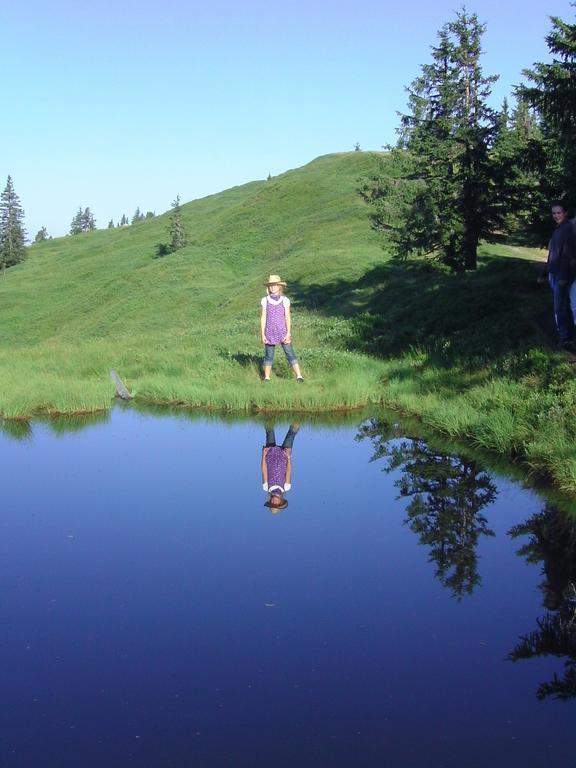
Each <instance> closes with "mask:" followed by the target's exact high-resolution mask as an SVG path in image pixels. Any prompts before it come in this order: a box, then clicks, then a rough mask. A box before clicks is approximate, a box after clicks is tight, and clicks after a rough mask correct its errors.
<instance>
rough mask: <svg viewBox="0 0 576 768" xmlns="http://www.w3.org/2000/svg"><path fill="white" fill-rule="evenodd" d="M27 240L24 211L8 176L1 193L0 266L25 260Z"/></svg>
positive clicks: (3, 267)
mask: <svg viewBox="0 0 576 768" xmlns="http://www.w3.org/2000/svg"><path fill="white" fill-rule="evenodd" d="M25 240H26V230H25V229H24V211H23V210H22V206H21V204H20V198H19V197H18V195H17V194H16V192H15V191H14V185H13V183H12V178H11V177H10V176H8V179H7V181H6V186H5V188H4V191H3V192H2V194H1V195H0V268H2V269H5V268H6V267H11V266H13V265H14V264H18V263H19V262H21V261H23V260H24V258H25V257H26V248H25V245H24V243H25Z"/></svg>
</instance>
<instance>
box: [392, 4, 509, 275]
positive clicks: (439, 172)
mask: <svg viewBox="0 0 576 768" xmlns="http://www.w3.org/2000/svg"><path fill="white" fill-rule="evenodd" d="M484 30H485V26H484V25H483V24H480V22H479V21H478V18H477V16H476V14H471V15H469V14H468V13H467V12H466V10H465V9H462V10H461V11H458V12H457V13H456V18H455V20H454V21H452V22H449V23H447V24H445V25H444V26H443V27H442V29H441V30H440V31H439V33H438V44H437V45H436V46H433V47H432V62H431V63H430V64H426V65H424V66H423V67H422V74H421V75H420V77H418V78H417V79H416V80H414V82H413V83H412V85H411V86H410V87H409V88H408V94H409V102H408V103H409V108H410V114H408V115H404V116H402V118H401V125H400V130H399V133H400V142H399V144H400V146H402V147H404V148H406V149H408V150H409V152H410V153H411V154H412V156H413V158H414V160H415V164H416V168H415V174H416V175H417V176H418V177H419V178H420V179H422V180H423V182H424V187H423V189H421V190H420V191H419V192H418V193H417V195H416V199H415V202H414V205H413V206H412V208H411V211H410V213H409V215H408V218H407V221H406V224H405V226H404V227H403V229H402V230H401V234H400V238H399V246H400V248H401V249H403V250H405V251H414V250H418V251H421V252H424V253H437V254H439V255H440V258H441V259H442V261H443V262H444V263H446V264H448V265H449V266H450V267H451V268H452V269H454V270H462V269H475V268H476V265H477V248H478V242H479V240H480V238H482V237H484V236H486V235H487V234H489V233H490V232H491V231H492V229H493V228H494V226H495V218H497V209H496V208H495V206H494V205H493V202H494V189H493V187H494V180H493V178H492V167H491V161H490V154H489V150H490V146H491V143H492V141H493V138H494V135H495V132H496V127H497V118H496V114H495V112H494V111H493V110H492V109H490V107H489V106H488V103H487V99H488V97H489V95H490V92H491V86H492V83H493V82H494V81H495V80H496V79H497V77H496V76H485V75H484V74H483V72H482V67H481V64H480V58H481V55H482V46H481V40H482V35H483V33H484Z"/></svg>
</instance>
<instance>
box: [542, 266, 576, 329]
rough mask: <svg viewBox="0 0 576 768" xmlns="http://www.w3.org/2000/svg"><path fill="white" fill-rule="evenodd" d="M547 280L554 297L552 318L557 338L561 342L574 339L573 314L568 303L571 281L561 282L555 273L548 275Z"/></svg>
mask: <svg viewBox="0 0 576 768" xmlns="http://www.w3.org/2000/svg"><path fill="white" fill-rule="evenodd" d="M548 281H549V283H550V287H551V288H552V295H553V297H554V319H555V321H556V328H557V329H558V339H559V341H560V343H561V344H562V343H564V342H566V341H572V340H573V339H574V316H573V314H572V311H573V308H572V306H571V304H570V291H571V289H572V286H573V283H570V282H562V283H561V282H560V281H559V280H557V279H556V276H555V275H548ZM574 309H576V307H574Z"/></svg>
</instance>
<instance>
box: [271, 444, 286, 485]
mask: <svg viewBox="0 0 576 768" xmlns="http://www.w3.org/2000/svg"><path fill="white" fill-rule="evenodd" d="M266 468H267V470H268V487H269V488H271V487H272V486H273V485H279V486H280V487H281V488H282V489H283V488H284V486H285V485H286V472H287V470H288V457H287V456H286V452H285V451H284V450H283V448H281V447H280V446H279V445H275V446H273V447H272V448H269V450H268V453H267V454H266Z"/></svg>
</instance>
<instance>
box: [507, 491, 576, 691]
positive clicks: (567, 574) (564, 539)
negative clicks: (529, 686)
mask: <svg viewBox="0 0 576 768" xmlns="http://www.w3.org/2000/svg"><path fill="white" fill-rule="evenodd" d="M510 535H511V536H512V537H513V538H517V537H518V536H526V535H529V536H530V539H529V541H528V543H527V544H525V545H524V546H523V547H522V548H521V549H520V550H519V551H518V554H519V555H521V556H522V557H525V558H526V560H527V561H528V562H529V563H538V562H540V561H542V562H543V564H544V567H543V573H544V581H543V582H542V584H541V589H542V592H543V595H544V600H543V604H544V607H545V608H547V609H548V611H549V612H548V613H547V614H545V615H544V616H543V617H542V618H539V619H537V621H536V623H537V625H538V629H536V630H535V631H534V632H530V634H528V635H525V636H523V637H521V638H520V641H519V642H518V644H517V645H516V647H515V648H514V650H513V651H512V652H511V653H510V654H509V656H508V658H509V659H510V660H511V661H519V660H520V659H530V658H533V657H537V656H557V657H559V658H564V659H566V661H565V664H564V676H563V677H561V678H560V677H558V676H557V675H556V674H555V675H554V677H553V678H552V680H551V681H550V682H544V683H541V684H540V685H539V686H538V690H537V692H536V695H537V696H538V698H539V699H545V698H547V697H549V696H552V697H554V698H558V699H570V698H574V697H576V520H575V519H573V518H570V517H568V516H567V515H565V514H564V513H562V512H561V511H560V510H558V509H556V508H555V507H554V506H553V505H551V504H546V505H545V506H544V509H543V510H542V511H541V512H538V513H537V514H535V515H532V517H531V518H530V519H529V520H527V521H526V522H525V523H523V524H522V525H517V526H515V527H514V528H512V530H511V531H510Z"/></svg>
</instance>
